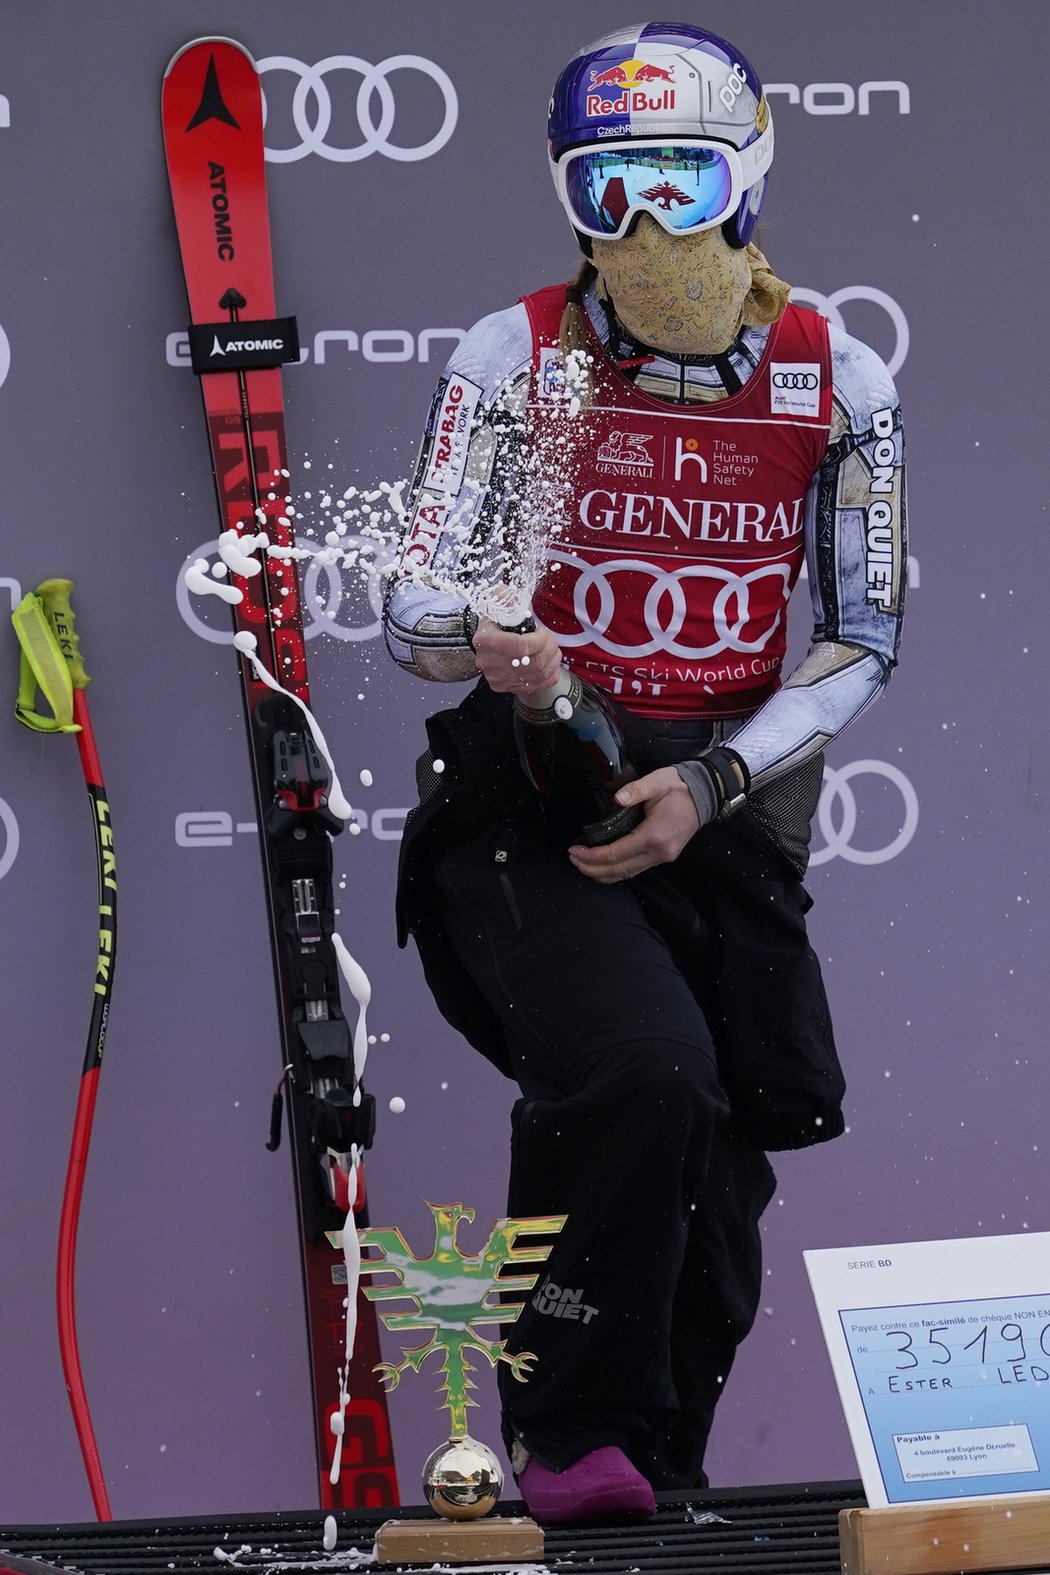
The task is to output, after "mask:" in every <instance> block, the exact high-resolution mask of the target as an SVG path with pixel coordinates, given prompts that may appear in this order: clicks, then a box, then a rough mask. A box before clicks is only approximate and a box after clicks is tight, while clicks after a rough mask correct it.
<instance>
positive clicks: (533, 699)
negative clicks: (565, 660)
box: [514, 667, 576, 711]
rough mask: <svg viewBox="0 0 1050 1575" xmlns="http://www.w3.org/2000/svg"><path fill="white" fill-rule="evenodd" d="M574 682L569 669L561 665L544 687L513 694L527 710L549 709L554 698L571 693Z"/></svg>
mask: <svg viewBox="0 0 1050 1575" xmlns="http://www.w3.org/2000/svg"><path fill="white" fill-rule="evenodd" d="M574 682H576V680H574V679H573V676H572V674H571V673H570V671H569V669H568V668H567V667H563V668H562V670H561V672H560V673H559V674H558V676H557V678H556V679H555V680H554V683H553V684H550V685H549V686H548V687H547V688H546V689H534V690H533V691H532V693H531V694H527V695H515V697H514V698H515V699H516V701H517V703H518V704H519V705H520V706H523V707H524V708H525V710H527V711H549V710H550V709H551V707H552V706H553V705H554V703H555V701H556V700H564V699H566V698H567V697H568V696H569V695H570V694H571V693H572V689H573V684H574Z"/></svg>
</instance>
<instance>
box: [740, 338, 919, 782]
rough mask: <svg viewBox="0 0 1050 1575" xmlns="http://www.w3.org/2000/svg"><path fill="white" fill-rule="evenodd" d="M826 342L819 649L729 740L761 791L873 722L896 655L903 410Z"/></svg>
mask: <svg viewBox="0 0 1050 1575" xmlns="http://www.w3.org/2000/svg"><path fill="white" fill-rule="evenodd" d="M830 334H831V351H832V378H833V416H832V430H831V435H830V441H829V444H828V449H827V452H826V454H825V456H824V460H823V462H822V464H821V466H820V469H819V471H818V472H817V474H816V475H815V476H814V478H813V482H812V484H811V485H810V488H809V491H808V494H807V497H806V570H807V574H808V577H809V589H810V596H811V599H812V604H813V618H814V626H813V638H812V644H811V646H810V649H809V652H808V654H807V655H806V657H805V658H804V660H803V661H802V662H801V663H800V664H799V666H798V667H797V668H795V670H794V672H793V673H791V675H790V676H789V677H788V678H787V680H786V681H785V683H784V685H783V686H782V688H781V689H779V690H778V691H777V693H776V694H775V695H773V696H772V697H771V698H770V699H769V700H768V701H767V702H766V703H765V705H763V706H762V707H761V708H760V709H759V710H758V711H757V712H756V713H755V715H754V716H753V717H750V718H749V719H748V721H746V722H745V723H744V724H743V725H742V726H741V727H740V728H739V729H738V730H737V732H736V733H735V734H733V736H732V738H731V740H729V742H731V746H732V748H733V749H735V750H736V751H737V753H738V754H739V755H740V756H741V757H742V758H743V760H744V761H745V763H746V765H747V767H748V770H749V771H750V773H751V781H752V785H753V786H757V787H762V786H765V785H767V784H768V783H771V782H774V781H775V780H776V779H777V778H778V777H780V776H783V775H784V773H785V772H787V771H789V770H791V769H793V768H794V767H796V766H799V765H801V764H803V763H804V762H805V761H807V760H809V759H810V758H811V757H812V756H814V755H816V754H817V753H818V751H820V750H821V749H823V748H824V746H825V745H826V744H828V743H830V741H831V740H832V739H833V738H835V737H837V736H838V734H839V733H841V732H842V731H843V729H844V728H846V727H848V726H849V724H850V723H851V722H852V721H854V720H855V719H856V718H857V717H858V716H859V715H860V714H861V712H862V711H864V710H866V709H867V707H868V706H869V705H871V704H872V703H873V701H875V700H876V699H877V698H878V697H879V695H880V694H881V693H882V691H883V689H884V688H885V686H886V683H887V681H888V679H889V676H890V673H891V672H892V670H893V668H894V666H895V665H896V662H897V652H898V647H899V645H900V634H901V622H902V618H903V613H904V594H905V586H906V581H907V535H906V505H905V480H904V434H903V428H902V424H901V412H900V404H899V401H898V398H897V392H896V389H895V388H894V386H893V382H892V379H891V378H890V375H889V373H888V371H887V370H886V368H885V366H884V365H883V363H882V362H881V361H880V360H879V358H878V356H877V355H876V354H875V353H874V351H872V350H870V349H868V347H867V346H866V345H863V344H861V343H860V342H859V341H858V340H856V339H853V338H851V337H850V336H849V335H848V334H845V333H842V332H841V331H840V330H837V329H836V328H834V327H833V326H832V327H831V329H830Z"/></svg>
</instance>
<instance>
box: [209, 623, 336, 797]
mask: <svg viewBox="0 0 1050 1575" xmlns="http://www.w3.org/2000/svg"><path fill="white" fill-rule="evenodd" d="M233 643H234V645H235V646H236V647H237V649H238V651H240V653H241V655H242V656H246V657H247V658H248V660H249V662H251V664H252V667H253V668H254V670H255V676H256V678H258V680H259V682H260V683H263V684H265V685H266V687H267V688H268V689H272V690H273V691H274V693H275V694H279V695H287V696H288V699H289V700H294V702H295V704H296V705H297V706H298V707H299V709H300V711H301V712H302V713H303V715H304V716H305V718H306V722H307V726H308V727H309V729H310V732H311V733H312V734H313V740H314V743H315V744H316V745H317V747H318V749H319V750H320V751H321V754H322V755H323V756H324V759H325V762H326V764H327V766H328V769H329V771H330V772H331V773H332V781H331V786H330V787H329V789H328V807H329V809H330V810H331V811H332V812H333V814H336V815H338V816H339V819H340V820H349V819H350V817H351V815H352V814H353V813H354V810H353V805H352V804H351V803H350V801H349V800H348V799H347V798H345V797H344V795H343V789H342V787H341V786H340V783H339V773H338V772H337V771H336V769H335V761H334V760H333V759H332V754H331V751H330V749H329V748H328V743H327V740H326V739H325V736H324V734H323V733H322V732H321V728H320V725H319V724H318V722H317V719H316V717H315V716H314V715H313V714H312V712H311V711H310V710H309V709H308V707H306V706H305V705H303V702H302V701H301V700H300V699H299V696H298V695H293V694H292V692H291V690H290V689H285V688H284V686H283V685H282V684H279V683H278V682H277V680H276V678H275V677H274V676H273V674H272V673H271V672H270V670H269V669H268V668H267V667H265V666H264V665H263V663H262V662H260V660H259V657H258V655H257V654H256V653H257V652H258V649H259V642H258V640H257V639H256V638H255V636H254V634H247V633H244V634H235V635H234V637H233Z"/></svg>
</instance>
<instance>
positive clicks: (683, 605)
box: [548, 548, 791, 661]
mask: <svg viewBox="0 0 1050 1575" xmlns="http://www.w3.org/2000/svg"><path fill="white" fill-rule="evenodd" d="M548 556H549V557H550V558H552V559H554V560H556V561H557V562H558V563H559V564H560V565H561V568H560V569H559V573H575V575H576V579H575V582H574V584H573V587H572V610H573V616H574V617H575V619H576V622H577V628H576V629H575V630H564V629H558V630H556V631H555V633H556V636H557V640H558V644H559V645H561V646H563V647H567V648H568V647H572V646H579V645H588V646H594V647H595V648H596V649H598V650H600V651H604V652H605V654H606V655H607V656H615V657H619V658H622V659H628V658H632V657H633V658H641V657H646V656H655V655H657V654H659V655H661V656H676V657H679V658H680V659H682V660H685V661H701V660H703V659H705V658H707V657H711V656H721V655H722V654H723V653H724V652H726V651H737V652H740V653H746V654H752V653H754V652H757V651H761V650H763V649H764V648H765V646H766V644H767V643H768V641H769V638H770V636H771V635H772V634H773V632H774V630H776V629H777V628H778V627H779V625H780V620H781V618H782V617H783V615H784V607H785V605H786V602H787V597H788V591H789V580H790V575H791V570H790V568H789V566H788V565H787V564H785V563H771V564H763V565H762V566H761V567H760V568H757V569H752V570H751V571H750V573H748V574H736V573H734V572H733V571H732V570H731V569H723V568H721V567H719V566H718V565H716V564H712V563H685V564H682V565H681V566H680V567H679V568H676V569H663V568H661V567H659V565H657V564H655V563H651V562H649V560H648V559H646V558H616V559H614V560H613V561H612V562H606V563H587V562H585V561H584V560H583V558H581V557H578V556H576V555H575V554H573V553H567V552H562V551H560V550H559V549H558V548H552V549H551V550H550V552H549V554H548ZM627 577H630V585H629V589H630V590H631V591H632V592H635V593H636V592H637V591H638V589H639V583H640V582H641V583H642V584H644V585H645V586H646V587H647V589H646V591H645V597H644V601H643V604H642V615H643V617H644V620H645V626H646V631H647V633H648V636H649V637H648V639H645V640H638V641H634V642H632V643H630V644H627V643H625V642H623V641H617V640H614V639H610V638H609V630H610V628H611V627H612V625H613V622H614V620H615V617H616V602H617V589H618V584H617V582H618V581H619V584H620V585H624V586H625V588H627ZM767 579H769V580H772V581H774V583H775V601H776V604H777V607H776V611H775V612H774V613H773V615H772V619H770V617H769V613H768V605H769V598H768V597H767V598H765V606H766V608H767V610H766V611H765V612H764V613H763V614H762V615H761V616H760V617H758V618H756V617H755V614H754V611H753V609H752V604H751V590H752V587H753V586H755V585H756V584H758V583H759V582H760V581H763V580H767ZM690 581H692V582H699V583H698V584H694V585H693V587H692V588H693V591H694V592H696V591H698V590H702V588H703V582H705V581H706V582H708V588H709V589H710V593H711V607H710V621H709V622H708V620H707V619H703V618H698V608H697V604H696V600H695V596H694V597H687V595H686V586H687V582H690ZM770 589H772V588H770ZM687 621H688V622H689V623H690V624H699V625H701V626H704V627H708V626H713V628H714V632H715V638H714V640H713V641H711V642H710V643H708V644H706V645H692V644H689V643H688V642H687V641H684V640H680V639H679V635H680V634H681V633H682V630H683V628H684V627H685V625H686V623H687Z"/></svg>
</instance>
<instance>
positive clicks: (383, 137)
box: [256, 55, 459, 164]
mask: <svg viewBox="0 0 1050 1575" xmlns="http://www.w3.org/2000/svg"><path fill="white" fill-rule="evenodd" d="M256 69H257V71H258V72H259V75H260V76H262V77H264V78H265V76H266V74H267V73H268V72H270V71H288V72H291V73H292V75H293V76H297V77H298V78H299V80H298V82H297V83H296V86H295V92H294V94H293V95H292V121H293V123H294V126H295V130H296V131H297V133H298V135H299V141H298V143H296V144H294V145H293V146H292V147H288V148H271V147H270V146H269V145H267V148H266V158H267V161H268V162H269V163H271V164H292V163H294V162H295V161H296V160H297V159H304V158H305V157H306V155H307V154H308V153H317V154H319V155H320V157H321V158H323V159H330V160H331V161H332V162H333V163H336V164H352V163H354V162H356V160H358V159H366V158H368V156H369V154H371V153H381V154H382V155H383V157H384V158H387V159H396V160H399V161H400V162H402V163H409V164H410V163H414V162H415V161H416V160H417V159H428V158H430V156H431V155H432V154H434V153H438V152H439V151H440V150H441V149H442V148H443V147H444V146H445V144H446V142H448V140H449V138H450V137H451V135H452V133H453V131H454V130H455V129H456V121H457V119H458V116H459V100H458V98H457V96H456V89H455V88H454V86H453V85H452V81H451V79H450V78H449V77H448V75H447V74H446V73H445V72H444V71H442V69H441V67H440V66H438V65H435V64H434V62H433V61H432V60H427V59H426V58H425V57H424V56H423V55H388V56H387V58H386V59H385V60H381V61H380V62H379V64H378V65H377V66H374V65H372V63H371V62H370V61H368V60H362V59H361V58H360V56H358V55H326V56H325V58H324V59H323V60H319V61H318V62H317V64H316V65H315V66H308V65H306V64H305V62H304V61H302V60H295V59H293V57H292V56H291V55H267V56H266V57H265V59H263V60H258V61H256ZM337 71H353V72H357V73H358V74H359V75H360V77H361V85H360V87H359V88H358V89H357V94H356V100H355V103H356V109H357V120H358V124H359V126H360V128H361V132H362V134H363V136H364V139H365V140H364V142H362V143H360V144H359V145H358V146H357V147H350V148H346V147H338V146H332V145H331V144H330V143H328V142H327V141H326V140H325V139H326V137H327V135H328V130H329V127H330V126H331V123H332V99H331V95H330V93H329V91H328V83H327V81H326V80H325V79H326V78H327V77H329V76H330V75H331V74H332V73H333V72H337ZM394 71H418V72H420V73H422V75H423V76H425V77H429V78H430V80H431V81H432V82H434V83H436V85H437V88H438V91H439V92H440V94H441V97H442V100H443V103H444V117H443V119H442V122H441V125H440V127H439V128H438V130H437V131H436V132H435V133H434V135H433V136H432V137H431V138H430V139H429V141H427V142H423V143H420V144H419V146H418V147H414V148H413V147H407V148H406V147H402V146H401V145H400V144H398V143H394V142H391V141H390V140H389V138H390V133H391V131H392V129H393V125H394V117H395V115H396V112H397V107H396V105H395V102H394V93H393V89H392V88H391V86H390V82H389V80H388V79H389V77H390V74H391V72H394ZM351 91H352V90H351ZM373 94H374V95H375V96H376V97H377V98H378V100H379V119H378V121H377V120H375V119H374V118H373V116H372V97H373ZM263 104H264V117H263V124H264V126H267V129H272V128H270V127H269V124H268V122H269V113H268V105H267V101H266V98H265V88H264V97H263ZM311 105H312V106H313V109H314V118H313V120H312V122H311V116H310V107H311Z"/></svg>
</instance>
